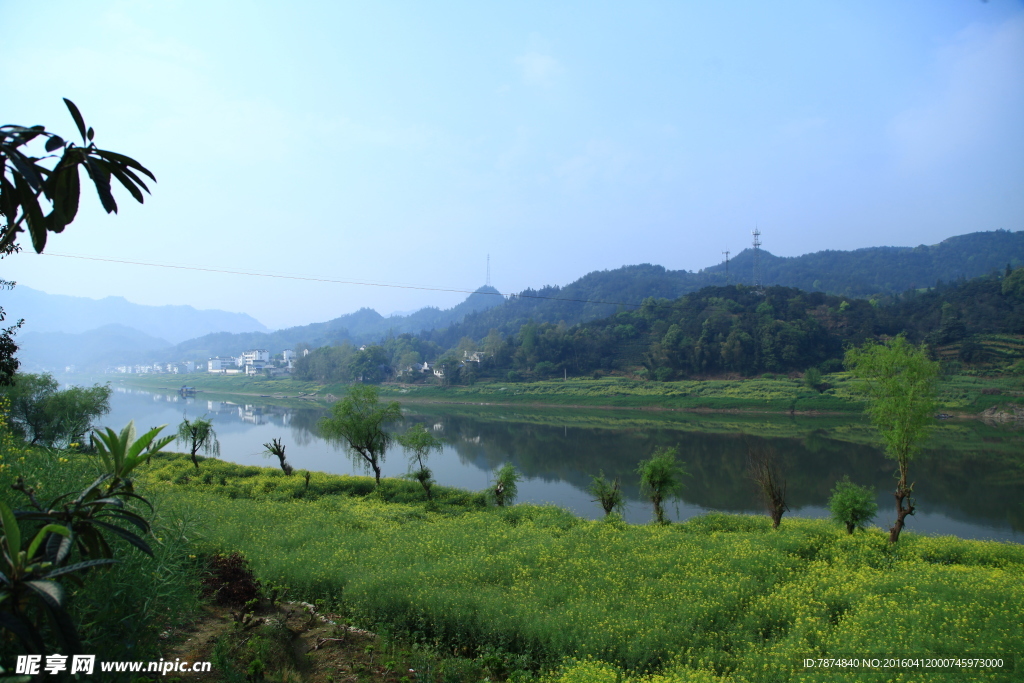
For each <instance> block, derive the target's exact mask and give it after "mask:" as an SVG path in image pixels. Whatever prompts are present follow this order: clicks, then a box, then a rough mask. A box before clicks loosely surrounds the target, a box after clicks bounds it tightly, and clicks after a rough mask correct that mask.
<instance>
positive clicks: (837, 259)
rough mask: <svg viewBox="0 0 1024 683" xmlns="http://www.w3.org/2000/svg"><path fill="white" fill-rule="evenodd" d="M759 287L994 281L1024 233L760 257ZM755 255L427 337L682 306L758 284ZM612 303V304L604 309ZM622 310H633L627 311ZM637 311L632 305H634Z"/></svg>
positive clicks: (485, 314)
mask: <svg viewBox="0 0 1024 683" xmlns="http://www.w3.org/2000/svg"><path fill="white" fill-rule="evenodd" d="M760 262H761V273H762V275H761V283H762V284H763V285H766V286H770V285H782V286H786V287H798V288H800V289H804V290H807V291H821V292H825V293H828V294H836V295H840V296H849V297H860V298H863V297H868V296H871V295H873V294H897V293H900V292H904V291H906V290H908V289H912V288H923V287H929V286H934V285H935V284H936V282H938V281H940V280H942V281H945V282H951V281H954V280H958V279H964V278H968V279H969V278H975V277H980V276H982V275H988V274H990V273H992V272H993V271H994V270H1003V269H1004V268H1005V267H1006V265H1007V264H1010V265H1011V267H1014V268H1015V267H1018V266H1021V265H1024V231H1021V232H1008V231H1006V230H996V231H993V232H976V233H972V234H969V235H961V236H958V237H951V238H949V239H947V240H944V241H943V242H940V243H939V244H936V245H933V246H924V245H922V246H919V247H871V248H867V249H858V250H856V251H820V252H816V253H813V254H805V255H803V256H794V257H791V258H784V257H779V256H775V255H773V254H771V253H769V252H767V251H765V250H763V249H762V250H761V251H760ZM753 265H754V254H753V250H752V249H747V250H744V251H743V252H741V253H740V254H739V255H738V256H737V257H736V258H734V259H731V260H730V261H729V266H728V275H727V274H726V266H725V263H722V264H719V265H717V266H712V267H710V268H705V269H704V270H701V271H700V272H697V273H693V272H689V271H685V270H666V269H665V268H664V267H662V266H655V265H651V264H642V265H636V266H624V267H622V268H617V269H615V270H603V271H594V272H592V273H589V274H587V275H584V276H583V277H581V278H580V279H579V280H576V281H575V282H572V283H570V284H568V285H566V286H565V287H551V286H549V287H545V288H543V289H540V290H526V291H524V292H522V293H521V294H520V295H519V296H512V297H510V298H509V300H508V301H507V302H506V303H505V304H504V305H502V306H499V307H496V308H492V309H489V310H486V311H482V312H478V313H474V314H470V315H468V316H466V318H465V320H463V322H462V323H460V324H457V325H453V326H451V327H450V328H447V329H440V328H438V329H434V330H433V331H431V332H429V333H427V334H425V335H424V336H425V338H427V339H429V340H430V341H433V342H435V343H437V344H439V345H440V346H442V347H445V348H449V347H452V346H454V345H455V344H457V343H458V341H459V339H461V338H462V337H471V338H473V339H481V338H483V337H484V336H486V335H487V333H488V332H489V331H490V330H491V329H497V330H498V331H500V332H501V333H502V334H504V335H506V336H507V335H509V334H514V333H516V332H518V331H519V328H520V327H521V326H522V325H523V324H524V323H526V322H528V321H531V320H532V321H533V322H536V323H544V322H550V323H559V322H562V323H565V324H567V325H573V324H576V323H582V322H588V321H591V320H597V319H599V318H604V317H606V316H609V315H612V314H613V313H615V311H616V310H619V309H623V310H631V309H632V308H633V307H635V306H636V305H638V304H639V303H640V302H641V301H643V300H644V299H645V298H647V297H654V298H664V299H676V298H678V297H681V296H684V295H686V294H690V293H692V292H696V291H698V290H700V289H702V288H704V287H708V286H722V285H726V284H730V283H731V284H748V285H752V284H754V275H753V270H754V269H753ZM599 302H608V303H599ZM622 304H627V305H625V306H623V305H622ZM628 304H632V306H630V305H628Z"/></svg>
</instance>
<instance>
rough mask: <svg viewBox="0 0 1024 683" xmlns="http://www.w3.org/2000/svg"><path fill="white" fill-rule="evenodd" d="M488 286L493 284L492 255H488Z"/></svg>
mask: <svg viewBox="0 0 1024 683" xmlns="http://www.w3.org/2000/svg"><path fill="white" fill-rule="evenodd" d="M487 286H488V287H490V286H491V255H490V254H488V255H487Z"/></svg>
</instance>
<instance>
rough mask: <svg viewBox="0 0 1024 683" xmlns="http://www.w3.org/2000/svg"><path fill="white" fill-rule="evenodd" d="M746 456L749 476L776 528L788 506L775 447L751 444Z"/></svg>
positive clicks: (784, 482) (783, 479)
mask: <svg viewBox="0 0 1024 683" xmlns="http://www.w3.org/2000/svg"><path fill="white" fill-rule="evenodd" d="M747 457H748V465H749V469H750V477H751V479H753V480H754V482H755V483H756V484H757V486H758V488H759V489H760V490H761V501H762V502H763V503H764V506H765V509H766V510H767V512H768V516H769V517H771V519H772V528H773V529H778V528H779V525H780V524H782V515H783V513H785V512H786V511H787V510H789V506H788V505H786V480H785V478H784V477H783V476H782V468H781V467H780V466H779V461H778V456H777V454H776V452H775V449H774V448H772V447H770V446H752V447H749V450H748V451H747Z"/></svg>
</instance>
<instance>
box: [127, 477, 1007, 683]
mask: <svg viewBox="0 0 1024 683" xmlns="http://www.w3.org/2000/svg"><path fill="white" fill-rule="evenodd" d="M190 471H191V473H190ZM207 474H208V475H209V476H207ZM146 481H147V486H146V490H147V491H153V492H154V493H157V494H158V495H159V497H160V499H161V500H165V501H168V502H170V501H174V503H175V505H179V506H183V507H185V508H188V509H193V510H202V515H203V518H204V522H203V525H202V532H201V535H200V541H199V542H198V545H199V548H200V550H201V551H205V552H214V551H230V550H238V551H241V552H243V553H244V554H245V555H246V556H247V557H248V558H249V559H250V561H251V562H252V564H253V566H254V568H255V569H256V572H257V574H258V575H259V576H260V578H262V579H263V580H265V581H271V582H274V583H275V584H277V585H282V584H285V585H288V586H290V587H291V589H292V590H293V591H294V592H295V593H296V594H297V595H300V596H303V597H305V598H306V599H309V600H315V599H320V600H325V601H327V602H328V603H329V604H331V605H332V608H333V609H334V610H336V611H338V612H340V613H341V614H343V615H344V616H345V618H346V619H348V620H349V621H350V622H352V623H353V624H355V625H357V626H360V627H363V628H369V629H371V630H378V631H381V630H383V631H386V632H388V633H391V634H398V635H400V636H402V637H404V638H407V639H410V640H413V641H416V642H422V643H425V644H431V645H432V646H433V647H440V648H442V649H448V650H449V651H452V652H458V653H461V654H464V655H467V656H472V655H480V653H487V652H490V653H495V654H496V655H500V656H501V657H504V658H505V659H506V660H507V661H513V662H517V663H518V666H520V667H521V668H522V669H523V671H524V672H532V673H534V674H536V673H537V672H542V673H543V672H547V673H546V674H544V675H545V676H546V677H547V680H550V681H560V682H564V683H569V682H570V681H600V680H608V681H616V680H649V681H652V682H653V681H666V682H667V681H686V680H727V681H745V682H746V681H750V682H753V681H797V680H807V681H827V680H835V678H834V675H833V674H832V672H816V671H809V672H808V671H804V670H803V669H802V668H801V666H800V665H799V662H801V661H802V660H803V659H804V658H818V657H833V656H840V655H850V654H857V655H858V656H883V657H884V656H886V655H889V654H896V653H903V654H918V655H937V654H944V655H971V656H973V655H977V654H982V653H985V654H992V655H1000V656H1003V657H1004V659H1007V660H1009V659H1012V656H1013V655H1015V654H1016V655H1018V656H1019V654H1020V653H1024V629H1022V628H1021V614H1022V612H1024V581H1022V579H1024V547H1021V546H1019V545H1013V544H1001V543H995V542H980V541H966V540H961V539H956V538H952V537H943V538H930V537H923V536H916V535H914V534H904V535H903V537H902V538H901V540H900V542H899V544H898V545H897V546H896V547H895V548H891V547H890V546H889V544H888V542H887V535H886V534H885V533H884V532H882V531H881V530H879V529H871V530H869V531H867V532H865V533H858V534H857V535H855V536H852V537H851V536H847V535H846V534H845V532H844V531H843V530H841V529H839V528H838V527H836V526H833V525H832V524H830V523H828V522H824V521H820V520H803V519H789V518H784V520H783V524H782V527H781V529H780V530H778V531H772V530H771V528H770V522H769V520H768V519H767V518H763V517H751V516H738V515H721V514H712V515H705V516H703V517H698V518H695V519H693V520H691V521H689V522H686V523H684V524H674V525H669V526H653V525H644V526H631V525H626V524H622V523H606V522H591V521H586V520H582V519H579V518H576V517H574V516H572V515H571V514H569V513H567V512H565V511H563V510H560V509H558V508H554V507H544V506H533V505H520V506H514V507H511V508H504V509H498V508H493V507H492V508H486V509H485V508H482V507H481V504H480V502H479V500H478V499H476V498H474V496H473V495H472V494H468V493H462V494H461V496H462V497H461V498H459V495H460V494H458V493H457V492H455V491H448V492H446V494H445V496H444V498H445V500H444V502H442V504H440V505H437V506H429V507H428V506H426V505H425V504H424V503H423V502H422V501H421V500H420V501H417V500H416V499H417V497H418V496H419V497H421V494H420V493H419V492H418V491H417V490H416V487H415V485H411V483H410V482H405V481H401V482H389V484H388V485H387V486H385V487H384V488H383V490H382V491H381V492H380V493H378V494H374V495H363V494H364V492H365V490H366V489H367V488H368V487H370V486H371V483H370V480H369V479H366V478H361V477H337V476H332V475H325V474H316V475H314V479H313V481H312V482H311V485H310V486H311V488H312V489H314V491H313V492H312V493H307V492H306V490H305V489H304V484H303V481H302V479H301V478H300V477H298V476H293V477H290V478H289V477H285V476H284V475H283V474H282V473H280V472H279V471H275V470H272V469H269V468H253V467H241V466H237V465H232V464H230V463H224V462H219V461H212V460H207V461H204V462H203V463H202V467H201V469H200V471H199V473H195V471H194V468H192V466H191V463H188V462H187V461H183V460H182V459H181V458H180V457H171V458H161V459H160V463H159V464H157V463H156V462H154V466H153V468H152V469H151V470H150V471H149V472H148V473H147V474H146ZM842 680H858V681H860V680H863V681H888V680H908V681H909V680H920V676H919V672H916V671H908V672H906V674H905V676H904V677H903V678H900V677H894V676H893V675H892V674H891V672H874V673H869V672H864V671H859V672H857V673H854V674H844V675H843V677H842ZM927 680H929V681H954V680H993V681H1003V680H1007V681H1008V680H1013V678H1012V674H1010V673H1009V672H1008V671H1006V670H999V671H989V672H979V671H972V672H970V674H969V675H965V674H961V673H960V672H957V673H955V674H954V673H950V672H929V674H928V676H927Z"/></svg>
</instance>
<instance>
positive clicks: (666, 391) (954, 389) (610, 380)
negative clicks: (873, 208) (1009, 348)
mask: <svg viewBox="0 0 1024 683" xmlns="http://www.w3.org/2000/svg"><path fill="white" fill-rule="evenodd" d="M89 380H90V381H109V382H111V384H112V385H114V386H117V385H119V384H120V385H124V386H134V387H139V388H145V389H165V390H172V391H175V390H178V389H179V388H180V387H181V386H183V385H187V386H190V387H194V388H195V389H197V390H198V391H200V392H202V393H203V394H210V395H212V396H211V398H215V397H216V395H225V396H253V397H258V398H268V399H273V400H274V402H275V403H278V404H279V405H308V404H309V403H311V402H312V403H325V404H326V403H330V402H333V401H334V400H337V399H338V398H339V397H341V396H344V395H345V393H346V392H347V391H348V387H347V385H344V384H330V385H322V384H317V383H315V382H304V381H299V380H295V379H292V378H290V377H277V378H255V377H244V376H237V375H203V374H199V373H195V374H191V375H106V376H100V377H93V378H89ZM822 382H823V384H822V386H823V387H825V388H824V390H823V391H818V390H816V389H811V388H809V387H807V386H805V385H804V383H803V382H802V381H801V380H800V379H798V378H790V377H785V376H780V377H770V376H766V377H757V378H746V379H715V380H684V381H678V382H645V381H638V380H631V379H626V378H622V377H602V378H600V379H583V378H570V379H568V380H545V381H540V382H494V381H486V382H483V381H482V382H478V383H476V384H474V385H472V386H452V387H442V386H438V385H435V384H398V383H385V384H383V385H381V395H382V396H384V397H388V398H392V399H394V400H397V401H399V402H409V403H453V404H460V403H463V404H492V405H507V406H548V407H562V408H608V409H633V410H672V411H686V412H748V413H775V414H794V415H822V414H834V415H851V414H860V413H863V411H864V407H865V404H864V402H863V401H862V400H861V397H860V395H859V394H857V393H856V391H855V389H854V387H853V382H852V381H851V379H850V378H849V376H848V375H847V374H846V373H834V374H830V375H826V376H825V377H823V378H822ZM939 401H940V405H941V410H942V411H943V412H945V413H947V414H949V415H953V416H958V417H977V416H981V415H982V414H983V413H984V412H985V411H986V410H988V411H990V413H991V412H993V411H996V412H999V411H1000V410H1001V409H1002V408H1003V407H1004V406H1007V405H1009V404H1012V403H1024V383H1022V381H1021V379H1020V378H1017V377H975V376H969V375H956V376H952V377H947V378H944V379H943V381H942V383H941V384H940V393H939ZM1008 410H1009V411H1010V412H1012V409H1008Z"/></svg>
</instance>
